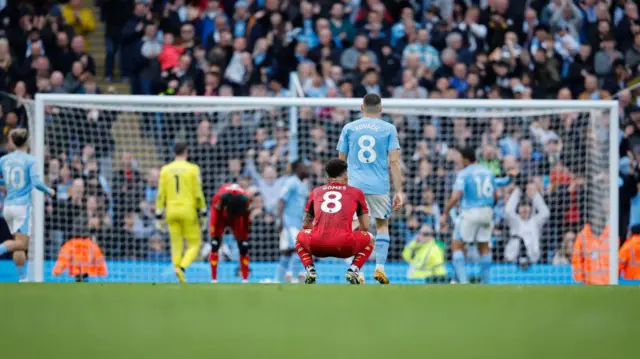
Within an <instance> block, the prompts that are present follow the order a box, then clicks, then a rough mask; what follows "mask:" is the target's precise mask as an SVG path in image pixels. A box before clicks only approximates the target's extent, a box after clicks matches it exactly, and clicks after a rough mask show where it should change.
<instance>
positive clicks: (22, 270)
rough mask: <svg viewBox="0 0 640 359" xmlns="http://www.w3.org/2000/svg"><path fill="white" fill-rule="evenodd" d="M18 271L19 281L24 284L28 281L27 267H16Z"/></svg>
mask: <svg viewBox="0 0 640 359" xmlns="http://www.w3.org/2000/svg"><path fill="white" fill-rule="evenodd" d="M16 270H17V271H18V280H19V281H21V282H24V281H26V280H27V266H26V265H23V266H19V267H18V266H16Z"/></svg>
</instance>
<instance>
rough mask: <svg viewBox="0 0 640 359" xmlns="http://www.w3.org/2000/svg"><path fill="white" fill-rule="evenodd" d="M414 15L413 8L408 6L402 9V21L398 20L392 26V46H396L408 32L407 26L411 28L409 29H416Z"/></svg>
mask: <svg viewBox="0 0 640 359" xmlns="http://www.w3.org/2000/svg"><path fill="white" fill-rule="evenodd" d="M413 16H414V14H413V8H411V7H408V6H407V7H405V8H403V9H402V14H401V15H400V21H398V22H397V23H395V24H394V25H393V26H392V27H391V39H390V44H391V47H394V46H396V43H397V42H398V40H400V39H401V38H403V37H404V36H405V35H406V34H407V31H405V29H406V28H409V31H413V30H415V28H416V26H415V21H414V17H413Z"/></svg>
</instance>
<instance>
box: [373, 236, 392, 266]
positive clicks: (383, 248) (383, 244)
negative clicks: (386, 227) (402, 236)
mask: <svg viewBox="0 0 640 359" xmlns="http://www.w3.org/2000/svg"><path fill="white" fill-rule="evenodd" d="M390 242H391V239H390V237H389V233H377V234H376V246H375V253H376V269H382V270H384V264H385V263H386V262H387V255H388V254H389V243H390Z"/></svg>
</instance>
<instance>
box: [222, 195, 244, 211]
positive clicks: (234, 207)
mask: <svg viewBox="0 0 640 359" xmlns="http://www.w3.org/2000/svg"><path fill="white" fill-rule="evenodd" d="M248 200H249V199H248V198H247V197H246V196H244V195H241V194H227V195H225V196H223V198H222V205H223V206H224V208H225V209H226V210H227V213H228V214H229V215H231V216H235V215H240V214H244V213H246V212H247V201H248Z"/></svg>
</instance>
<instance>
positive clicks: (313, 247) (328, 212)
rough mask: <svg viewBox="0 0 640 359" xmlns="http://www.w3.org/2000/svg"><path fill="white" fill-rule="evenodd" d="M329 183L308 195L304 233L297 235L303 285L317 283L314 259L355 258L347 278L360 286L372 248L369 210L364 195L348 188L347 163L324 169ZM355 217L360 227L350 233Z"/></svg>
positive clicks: (330, 164) (329, 164)
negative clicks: (304, 272)
mask: <svg viewBox="0 0 640 359" xmlns="http://www.w3.org/2000/svg"><path fill="white" fill-rule="evenodd" d="M325 170H326V172H327V176H328V177H329V180H328V183H327V184H326V185H324V186H321V187H318V188H316V189H314V190H313V191H312V192H311V195H310V196H309V201H308V202H307V206H306V208H305V215H304V221H303V228H304V230H303V231H301V232H300V233H298V237H297V242H296V251H297V252H298V256H300V260H301V261H302V264H303V265H304V267H305V269H306V270H307V277H306V279H305V283H307V284H312V283H315V282H316V278H317V273H316V269H315V266H314V265H313V257H312V256H316V257H337V258H349V257H352V256H353V257H354V258H353V262H352V263H351V266H350V267H349V269H348V270H347V274H346V279H347V281H348V282H349V283H351V284H361V283H363V282H364V277H362V275H361V274H360V268H362V266H363V265H364V264H365V263H366V262H367V259H368V258H369V256H370V255H371V251H372V250H373V247H374V239H373V238H374V237H373V235H371V233H369V209H368V208H367V202H366V201H365V199H364V193H363V192H362V191H361V190H359V189H357V188H355V187H351V186H349V185H347V162H346V161H344V160H340V159H334V160H330V161H329V162H327V164H326V166H325ZM354 213H355V214H357V216H358V222H359V223H360V228H359V230H357V231H353V230H352V222H353V215H354Z"/></svg>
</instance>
